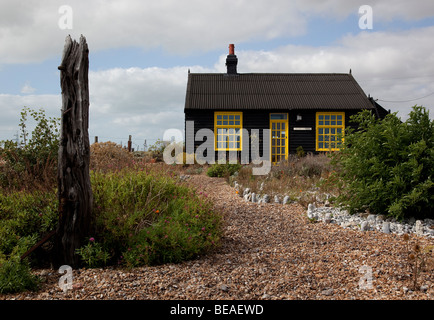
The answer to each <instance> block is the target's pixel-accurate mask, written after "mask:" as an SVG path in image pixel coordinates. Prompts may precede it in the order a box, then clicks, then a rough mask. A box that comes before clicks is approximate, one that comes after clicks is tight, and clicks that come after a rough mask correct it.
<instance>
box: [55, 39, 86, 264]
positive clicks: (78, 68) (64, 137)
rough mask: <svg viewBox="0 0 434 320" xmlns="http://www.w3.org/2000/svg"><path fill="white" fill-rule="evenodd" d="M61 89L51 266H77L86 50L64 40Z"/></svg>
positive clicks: (82, 230) (82, 233)
mask: <svg viewBox="0 0 434 320" xmlns="http://www.w3.org/2000/svg"><path fill="white" fill-rule="evenodd" d="M59 70H60V85H61V89H62V111H61V132H60V143H59V154H58V198H59V222H58V226H57V229H56V240H55V259H54V264H55V265H57V266H60V265H64V264H66V265H69V266H71V267H73V268H74V267H77V266H78V265H79V257H78V256H77V254H76V253H75V250H76V249H78V248H80V247H81V246H82V244H83V242H84V240H86V237H89V236H90V232H91V227H92V225H93V218H92V204H93V196H92V189H91V185H90V176H89V161H90V144H89V133H88V126H89V81H88V71H89V49H88V46H87V43H86V38H85V37H83V36H81V37H80V43H77V42H76V41H75V40H74V41H72V40H71V37H70V36H68V37H66V40H65V47H64V50H63V55H62V62H61V65H60V66H59Z"/></svg>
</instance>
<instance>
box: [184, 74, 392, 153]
mask: <svg viewBox="0 0 434 320" xmlns="http://www.w3.org/2000/svg"><path fill="white" fill-rule="evenodd" d="M362 109H371V110H373V111H374V112H376V113H377V114H378V109H377V107H376V105H375V104H374V103H373V99H372V98H368V97H367V96H366V94H365V93H364V92H363V90H362V89H361V87H360V86H359V85H358V83H357V82H356V81H355V79H354V78H353V76H352V75H351V74H338V73H327V74H321V73H318V74H310V73H309V74H302V73H298V74H297V73H291V74H289V73H248V74H216V73H212V74H207V73H200V74H196V73H189V75H188V83H187V92H186V99H185V108H184V113H185V120H186V121H194V126H195V130H194V134H195V133H196V132H197V130H199V129H201V128H208V129H211V130H214V112H216V111H238V112H242V113H243V128H244V129H247V130H248V132H249V133H250V132H251V130H252V129H268V128H269V119H270V113H288V116H289V117H288V127H289V128H288V129H289V131H288V137H289V141H288V144H289V145H288V149H289V150H288V151H289V153H295V152H296V148H297V147H298V146H302V147H303V149H304V150H305V151H307V152H313V153H317V151H316V150H315V144H316V112H327V111H334V112H344V113H345V125H346V126H352V124H351V123H350V121H349V120H350V119H349V118H350V116H351V115H353V114H356V113H357V112H359V111H360V110H362ZM384 111H385V110H384ZM386 112H387V111H386ZM297 115H301V117H302V120H301V121H297V119H296V116H297ZM295 127H304V128H310V130H302V131H297V130H294V128H295ZM187 140H189V141H193V140H194V136H191V137H190V136H189V137H187V136H186V141H187ZM201 143H202V141H195V142H194V149H196V147H198V145H200V144H201ZM245 143H247V144H248V143H249V141H248V139H247V140H246V137H243V148H244V146H245ZM262 143H263V135H262V133H260V149H261V150H262ZM261 154H262V152H261Z"/></svg>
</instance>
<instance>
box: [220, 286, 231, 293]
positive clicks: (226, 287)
mask: <svg viewBox="0 0 434 320" xmlns="http://www.w3.org/2000/svg"><path fill="white" fill-rule="evenodd" d="M220 290H222V291H224V292H227V291H229V288H228V286H227V285H225V284H222V285H221V286H220Z"/></svg>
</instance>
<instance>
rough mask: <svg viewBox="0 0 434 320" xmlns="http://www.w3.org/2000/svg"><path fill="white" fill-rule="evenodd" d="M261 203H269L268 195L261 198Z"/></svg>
mask: <svg viewBox="0 0 434 320" xmlns="http://www.w3.org/2000/svg"><path fill="white" fill-rule="evenodd" d="M262 202H264V203H269V202H270V196H269V195H268V194H264V196H263V197H262Z"/></svg>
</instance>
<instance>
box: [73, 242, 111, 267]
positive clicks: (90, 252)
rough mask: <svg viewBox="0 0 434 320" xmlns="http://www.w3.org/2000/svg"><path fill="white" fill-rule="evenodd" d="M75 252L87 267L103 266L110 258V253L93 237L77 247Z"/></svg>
mask: <svg viewBox="0 0 434 320" xmlns="http://www.w3.org/2000/svg"><path fill="white" fill-rule="evenodd" d="M76 253H77V254H78V255H79V256H80V258H81V260H82V262H83V263H84V264H85V265H86V266H87V267H89V268H98V267H104V266H105V265H106V264H107V262H108V261H109V259H110V254H109V253H108V252H107V251H106V250H105V249H104V248H103V247H102V245H101V244H100V243H98V242H96V241H95V239H94V238H90V239H89V243H88V244H86V245H85V246H83V247H81V248H79V249H77V250H76Z"/></svg>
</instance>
